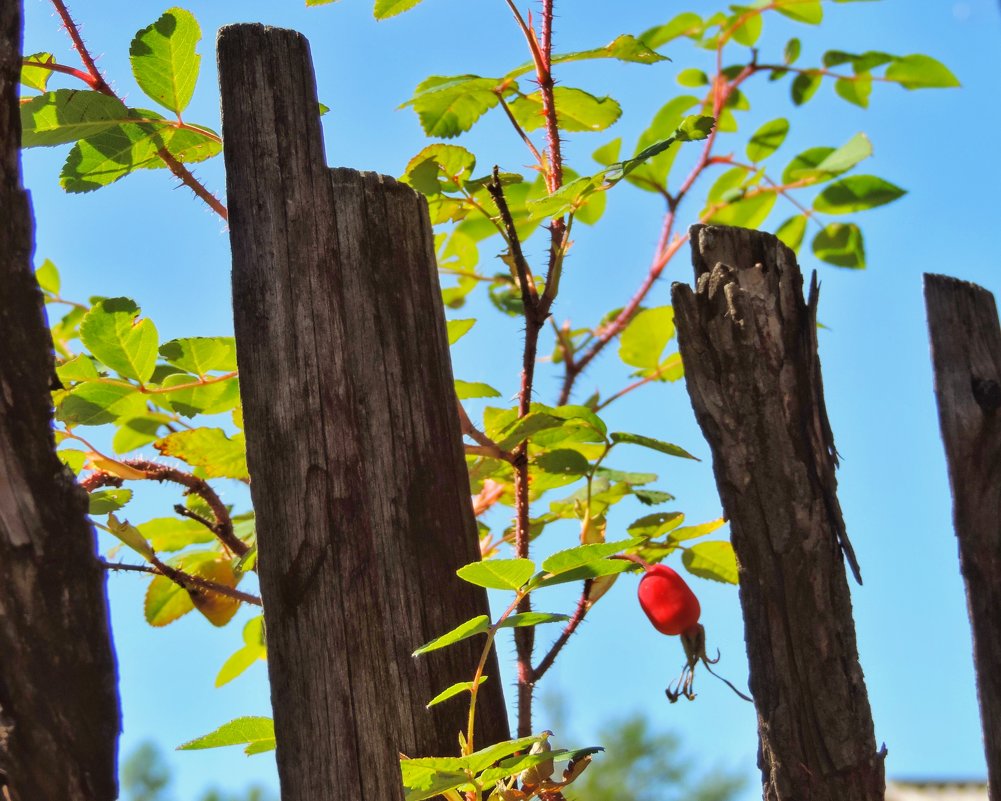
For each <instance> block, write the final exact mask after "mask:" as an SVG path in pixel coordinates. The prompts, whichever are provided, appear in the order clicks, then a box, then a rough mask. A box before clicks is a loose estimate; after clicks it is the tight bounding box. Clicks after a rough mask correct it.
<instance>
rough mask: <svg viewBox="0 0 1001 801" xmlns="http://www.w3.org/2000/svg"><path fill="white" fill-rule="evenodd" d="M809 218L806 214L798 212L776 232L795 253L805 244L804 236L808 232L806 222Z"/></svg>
mask: <svg viewBox="0 0 1001 801" xmlns="http://www.w3.org/2000/svg"><path fill="white" fill-rule="evenodd" d="M808 219H809V218H808V217H807V216H806V215H805V214H797V215H796V216H795V217H790V218H789V219H788V220H786V221H785V222H784V223H782V225H780V226H779V227H778V230H777V231H776V232H775V236H777V237H778V238H779V239H780V240H781V241H782V242H783V243H784V244H785V245H786V247H788V248H789V249H790V250H792V251H793V252H794V253H798V252H799V248H800V246H801V245H802V244H803V236H804V235H805V234H806V222H807V220H808Z"/></svg>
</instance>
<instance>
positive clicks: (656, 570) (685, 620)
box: [639, 565, 702, 634]
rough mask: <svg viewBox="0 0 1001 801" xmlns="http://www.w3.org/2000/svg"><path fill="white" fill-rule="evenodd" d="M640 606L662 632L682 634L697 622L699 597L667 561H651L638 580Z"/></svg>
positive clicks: (699, 610)
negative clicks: (665, 562) (661, 563)
mask: <svg viewBox="0 0 1001 801" xmlns="http://www.w3.org/2000/svg"><path fill="white" fill-rule="evenodd" d="M639 600H640V606H641V607H643V611H644V612H646V616H647V617H648V618H650V622H651V623H653V627H654V628H655V629H657V631H659V632H660V633H661V634H684V633H685V632H687V631H689V630H691V629H693V628H694V627H695V626H697V625H698V622H699V615H700V614H701V612H702V610H701V608H700V607H699V599H698V598H696V597H695V593H694V592H692V590H691V589H690V588H689V586H688V585H687V584H686V583H685V580H684V579H683V578H681V576H679V575H678V574H677V573H676V572H675V571H674V570H672V569H671V568H669V567H668V566H667V565H650V566H649V567H648V568H647V571H646V574H645V575H644V576H643V578H642V579H641V580H640V588H639Z"/></svg>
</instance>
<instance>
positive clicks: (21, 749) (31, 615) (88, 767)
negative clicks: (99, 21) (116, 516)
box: [0, 2, 120, 801]
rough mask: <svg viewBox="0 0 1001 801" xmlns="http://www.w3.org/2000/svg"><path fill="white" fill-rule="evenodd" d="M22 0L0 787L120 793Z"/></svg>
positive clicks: (54, 796)
mask: <svg viewBox="0 0 1001 801" xmlns="http://www.w3.org/2000/svg"><path fill="white" fill-rule="evenodd" d="M20 71H21V3H20V2H4V3H2V4H0V798H4V797H5V796H4V790H3V785H4V784H5V783H9V787H7V792H8V793H9V794H10V797H11V798H12V799H13V801H50V800H51V801H56V800H58V801H113V799H115V798H117V797H118V781H117V765H116V755H117V750H118V730H119V727H120V715H119V708H118V687H117V683H118V676H117V670H116V667H115V656H114V652H113V650H112V644H111V632H110V628H109V619H108V599H107V595H106V589H105V584H106V579H105V575H104V570H103V568H101V567H100V566H99V564H98V562H97V559H96V553H95V548H96V538H95V537H94V530H93V529H92V528H91V526H90V523H89V521H88V519H87V496H86V493H85V492H84V491H83V490H82V489H81V488H80V487H79V486H78V485H77V483H76V482H75V481H74V480H73V476H72V474H71V473H70V472H69V471H68V470H67V469H66V468H65V467H64V466H63V464H62V463H61V462H60V461H59V459H58V458H57V457H56V451H55V442H54V440H53V437H52V396H51V394H50V392H51V382H52V381H54V380H55V366H54V364H53V359H52V339H51V337H50V335H49V329H48V325H47V323H46V320H45V312H44V311H43V308H42V293H41V291H40V290H39V289H38V283H37V282H36V281H35V276H34V274H33V272H32V265H31V260H32V251H33V249H34V242H33V237H34V232H33V230H32V229H33V220H32V216H31V205H30V203H29V202H28V194H27V192H25V191H24V189H23V188H22V187H21V162H20V152H19V151H20V145H21V125H20V118H19V114H18V100H17V94H18V80H19V75H20Z"/></svg>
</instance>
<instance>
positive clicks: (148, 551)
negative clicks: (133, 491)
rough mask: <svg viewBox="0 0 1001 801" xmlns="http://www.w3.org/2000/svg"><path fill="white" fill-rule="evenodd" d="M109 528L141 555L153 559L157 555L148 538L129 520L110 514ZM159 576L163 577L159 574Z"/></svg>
mask: <svg viewBox="0 0 1001 801" xmlns="http://www.w3.org/2000/svg"><path fill="white" fill-rule="evenodd" d="M108 530H109V531H110V532H111V533H112V534H114V535H115V536H116V537H117V538H118V539H120V540H121V541H122V542H124V543H125V544H126V545H128V546H129V547H130V548H131V549H132V550H133V551H135V552H136V553H138V554H139V555H140V556H142V557H144V558H146V559H152V558H153V557H154V556H155V554H154V553H153V549H152V548H151V547H150V544H149V543H148V542H146V538H145V537H144V536H143V535H142V533H141V532H140V531H139V529H137V528H136V527H135V526H133V525H132V524H131V523H129V521H128V520H123V521H119V520H118V518H116V517H115V516H114V515H113V514H109V515H108ZM158 578H163V577H162V576H159V577H158Z"/></svg>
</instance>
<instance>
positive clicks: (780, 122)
mask: <svg viewBox="0 0 1001 801" xmlns="http://www.w3.org/2000/svg"><path fill="white" fill-rule="evenodd" d="M788 133H789V120H787V119H785V118H783V117H779V118H778V119H775V120H772V121H771V122H766V123H765V124H764V125H762V126H761V127H760V128H758V130H757V131H755V132H754V136H752V137H751V140H750V141H749V142H748V143H747V157H748V158H749V159H750V160H751V161H752V162H754V163H755V164H757V163H758V162H759V161H761V160H762V159H766V158H768V156H770V155H772V153H774V152H775V151H776V150H778V149H779V147H780V146H781V144H782V143H783V142H784V141H785V138H786V136H787V135H788Z"/></svg>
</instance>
